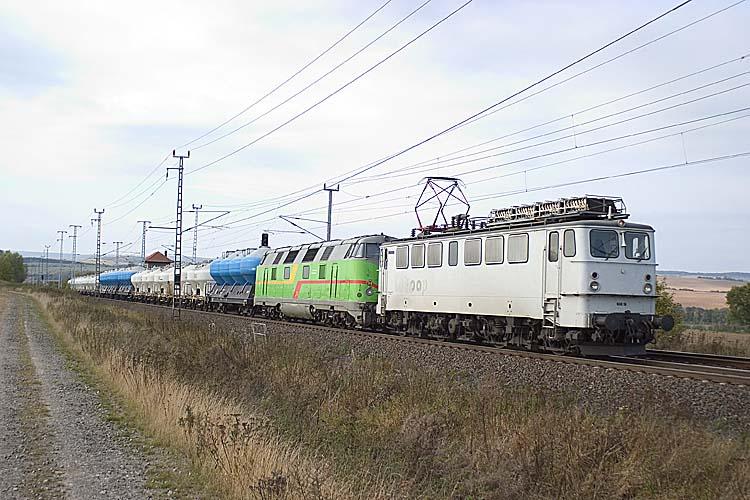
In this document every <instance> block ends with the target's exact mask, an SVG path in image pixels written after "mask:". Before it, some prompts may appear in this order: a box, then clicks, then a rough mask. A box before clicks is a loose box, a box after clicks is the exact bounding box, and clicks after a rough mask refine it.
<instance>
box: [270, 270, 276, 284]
mask: <svg viewBox="0 0 750 500" xmlns="http://www.w3.org/2000/svg"><path fill="white" fill-rule="evenodd" d="M271 281H276V268H275V267H272V268H271Z"/></svg>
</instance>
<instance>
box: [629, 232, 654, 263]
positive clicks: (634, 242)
mask: <svg viewBox="0 0 750 500" xmlns="http://www.w3.org/2000/svg"><path fill="white" fill-rule="evenodd" d="M625 257H627V258H628V259H633V260H646V259H649V258H651V248H650V247H649V238H648V233H641V232H634V231H626V232H625Z"/></svg>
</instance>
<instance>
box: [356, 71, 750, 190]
mask: <svg viewBox="0 0 750 500" xmlns="http://www.w3.org/2000/svg"><path fill="white" fill-rule="evenodd" d="M748 74H750V71H744V72H741V73H738V74H735V75H732V76H730V77H727V78H722V79H720V80H716V81H714V82H710V83H707V84H704V85H700V86H698V87H694V88H692V89H689V90H685V91H682V92H677V93H675V94H671V95H669V96H666V97H662V98H659V99H656V100H653V101H650V102H647V103H644V104H639V105H637V106H633V107H631V108H627V109H624V110H620V111H617V112H614V113H609V114H607V115H604V116H600V117H597V118H594V119H591V120H587V121H585V122H580V123H577V124H575V125H570V126H566V127H563V128H559V129H556V130H552V131H549V132H544V133H542V134H537V135H535V136H532V137H527V138H525V139H520V140H517V141H515V142H510V143H506V144H502V145H500V146H494V147H491V148H488V149H483V150H480V151H476V152H474V153H469V154H465V155H461V156H453V157H449V158H447V159H443V162H441V163H440V164H439V166H440V168H446V167H452V166H455V165H462V164H465V163H471V162H476V161H481V160H484V159H487V158H493V157H496V156H501V155H506V154H509V153H515V152H518V151H522V150H524V149H529V148H533V147H538V146H541V145H545V144H549V143H552V142H557V141H561V140H564V139H568V138H571V137H573V135H574V134H575V135H576V136H580V135H584V134H588V133H591V132H595V131H598V130H602V129H605V128H609V127H613V126H617V125H621V124H623V123H627V122H630V121H633V120H637V119H640V118H644V117H647V116H653V115H655V114H658V113H663V112H665V111H670V110H673V109H676V108H678V107H682V106H687V105H689V104H694V103H696V102H699V101H703V100H705V99H710V98H712V97H716V96H720V95H723V94H726V93H728V92H733V91H735V90H739V89H742V88H745V87H747V86H749V85H750V83H744V84H741V85H737V86H734V87H731V88H729V89H724V90H721V91H717V92H713V93H711V94H707V95H704V96H701V97H698V98H695V99H691V100H688V101H685V102H681V103H677V104H674V105H672V106H667V107H665V108H661V109H657V110H655V111H651V112H648V113H644V114H641V115H637V116H633V117H629V118H625V119H623V120H619V121H616V122H613V123H608V124H605V125H601V126H598V127H594V128H591V129H588V130H586V129H584V130H580V128H581V127H583V126H586V125H590V124H592V123H595V122H598V121H601V120H606V119H607V118H612V117H615V116H619V115H622V114H625V113H629V112H631V111H635V110H637V109H641V108H644V107H647V106H652V105H654V104H657V103H660V102H663V101H666V100H669V99H673V98H675V97H679V96H683V95H686V94H689V93H692V92H696V91H698V90H703V89H706V88H708V87H711V86H714V85H718V84H720V83H724V82H727V81H729V80H733V79H735V78H739V77H741V76H745V75H748ZM568 116H570V115H568ZM557 121H559V120H557ZM569 130H570V131H573V132H571V134H570V135H566V136H563V137H559V138H555V139H551V140H547V141H542V142H538V143H535V144H531V145H528V146H524V147H522V148H517V149H513V150H509V151H503V152H502V153H496V154H491V155H486V156H481V157H478V158H472V159H469V160H464V161H460V162H456V163H450V162H453V161H455V160H460V159H463V158H469V157H472V156H476V155H480V154H484V153H488V152H490V151H496V150H498V149H502V148H507V147H510V146H516V145H518V144H523V143H525V142H529V141H533V140H535V139H540V138H542V137H548V136H550V135H555V134H559V133H561V132H565V131H569ZM445 162H448V163H445ZM437 165H438V164H437V163H428V164H426V165H421V166H420V168H418V169H417V168H415V166H407V167H402V168H400V169H396V170H392V171H390V172H386V173H382V174H379V175H376V176H371V177H364V178H361V179H358V180H356V181H354V182H353V183H350V184H349V185H352V184H355V183H358V182H367V181H370V180H377V179H383V178H389V179H390V178H395V177H403V176H405V175H414V174H418V173H422V172H428V171H430V170H432V169H433V167H435V166H437Z"/></svg>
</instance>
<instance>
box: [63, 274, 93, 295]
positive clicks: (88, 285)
mask: <svg viewBox="0 0 750 500" xmlns="http://www.w3.org/2000/svg"><path fill="white" fill-rule="evenodd" d="M68 285H69V286H70V288H71V290H75V291H77V292H81V293H90V292H93V291H94V290H96V275H93V274H91V275H88V276H78V277H75V278H72V279H70V280H68Z"/></svg>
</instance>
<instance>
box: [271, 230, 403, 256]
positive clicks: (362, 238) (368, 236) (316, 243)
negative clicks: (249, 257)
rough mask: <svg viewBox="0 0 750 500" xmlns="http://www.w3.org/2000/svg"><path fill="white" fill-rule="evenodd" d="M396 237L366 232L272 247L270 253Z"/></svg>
mask: <svg viewBox="0 0 750 500" xmlns="http://www.w3.org/2000/svg"><path fill="white" fill-rule="evenodd" d="M394 239H395V238H393V237H392V236H386V235H384V234H382V233H381V234H366V235H363V236H355V237H353V238H347V239H343V240H329V241H313V242H310V243H301V244H299V245H289V246H285V247H278V248H271V249H270V250H269V253H278V252H285V251H287V250H301V249H302V248H307V247H310V248H320V247H329V246H337V245H344V244H351V243H376V242H381V241H383V242H388V241H392V240H394Z"/></svg>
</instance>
